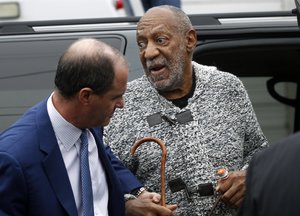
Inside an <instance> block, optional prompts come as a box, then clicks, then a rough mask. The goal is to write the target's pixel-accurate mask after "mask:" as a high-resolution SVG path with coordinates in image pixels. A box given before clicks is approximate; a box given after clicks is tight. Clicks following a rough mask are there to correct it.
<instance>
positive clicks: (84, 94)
mask: <svg viewBox="0 0 300 216" xmlns="http://www.w3.org/2000/svg"><path fill="white" fill-rule="evenodd" d="M92 94H93V90H92V89H91V88H82V89H81V90H80V91H79V93H78V99H79V101H80V103H82V104H83V105H88V104H89V103H90V102H91V95H92Z"/></svg>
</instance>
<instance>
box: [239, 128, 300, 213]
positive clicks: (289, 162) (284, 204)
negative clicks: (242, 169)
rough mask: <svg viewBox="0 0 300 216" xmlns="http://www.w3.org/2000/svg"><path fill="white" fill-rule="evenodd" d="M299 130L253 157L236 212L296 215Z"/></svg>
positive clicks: (299, 187) (299, 191)
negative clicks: (243, 193) (240, 202)
mask: <svg viewBox="0 0 300 216" xmlns="http://www.w3.org/2000/svg"><path fill="white" fill-rule="evenodd" d="M299 154H300V133H296V134H293V135H290V136H289V137H287V138H285V139H283V140H281V141H279V142H277V143H275V144H273V145H272V146H271V147H270V148H269V149H266V150H264V151H262V152H260V153H257V155H256V156H254V157H253V159H252V160H251V163H250V165H249V167H248V171H247V180H246V181H247V186H246V197H245V199H244V201H243V204H242V206H241V208H240V210H239V214H238V215H239V216H299V215H300V205H299V194H300V184H299V179H300V172H299V167H300V157H299Z"/></svg>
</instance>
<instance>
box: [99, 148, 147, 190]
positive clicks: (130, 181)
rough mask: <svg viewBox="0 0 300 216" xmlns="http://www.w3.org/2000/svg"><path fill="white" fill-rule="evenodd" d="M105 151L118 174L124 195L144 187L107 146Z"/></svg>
mask: <svg viewBox="0 0 300 216" xmlns="http://www.w3.org/2000/svg"><path fill="white" fill-rule="evenodd" d="M105 150H106V152H107V155H108V157H109V159H110V161H111V164H112V166H113V168H114V170H115V172H116V175H117V177H118V178H119V180H120V183H121V186H122V188H123V192H124V193H130V192H131V191H132V190H134V189H136V188H140V187H142V186H143V185H142V184H141V183H140V182H139V181H138V179H137V178H136V177H135V176H134V175H133V173H132V172H130V170H129V169H127V168H126V167H125V166H124V165H123V163H122V162H121V161H120V160H119V159H118V158H117V157H116V156H115V155H114V154H113V152H112V151H111V149H110V147H109V146H108V145H105Z"/></svg>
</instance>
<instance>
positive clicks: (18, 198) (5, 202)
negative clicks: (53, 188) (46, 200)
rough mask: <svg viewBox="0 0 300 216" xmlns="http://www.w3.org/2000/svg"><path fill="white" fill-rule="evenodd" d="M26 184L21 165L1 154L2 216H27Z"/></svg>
mask: <svg viewBox="0 0 300 216" xmlns="http://www.w3.org/2000/svg"><path fill="white" fill-rule="evenodd" d="M26 194H27V193H26V184H25V179H24V176H23V172H22V168H21V166H20V165H19V163H18V162H17V161H16V160H15V159H13V158H12V157H11V156H10V155H8V154H7V153H5V152H0V215H3V216H6V215H9V216H18V215H20V216H21V215H26V207H25V203H26Z"/></svg>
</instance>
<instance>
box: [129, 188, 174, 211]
mask: <svg viewBox="0 0 300 216" xmlns="http://www.w3.org/2000/svg"><path fill="white" fill-rule="evenodd" d="M143 193H144V192H143ZM151 194H152V193H151ZM141 195H142V194H141ZM141 195H140V196H141ZM144 195H146V194H144ZM152 195H153V194H152ZM140 196H139V198H137V199H132V200H128V201H126V203H125V208H126V210H125V215H126V216H172V215H173V214H172V211H174V210H175V209H176V208H177V205H167V206H166V207H163V206H161V205H159V204H156V203H154V202H152V199H148V198H145V197H144V198H143V199H141V198H140Z"/></svg>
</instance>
